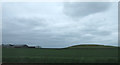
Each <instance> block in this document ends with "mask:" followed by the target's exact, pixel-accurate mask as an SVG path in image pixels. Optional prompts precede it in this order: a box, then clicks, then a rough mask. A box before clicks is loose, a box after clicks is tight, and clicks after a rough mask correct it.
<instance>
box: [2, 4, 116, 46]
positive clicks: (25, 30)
mask: <svg viewBox="0 0 120 65" xmlns="http://www.w3.org/2000/svg"><path fill="white" fill-rule="evenodd" d="M19 4H20V3H19ZM49 4H50V3H49ZM98 4H99V5H100V6H96V7H100V10H99V9H98V8H96V7H95V9H98V10H99V11H98V10H95V11H93V10H91V11H90V12H89V8H93V7H92V6H94V5H98ZM9 5H10V4H9ZM21 5H22V4H21ZM44 5H46V8H45V9H44V8H43V6H41V5H37V6H35V4H34V6H33V4H29V7H28V8H27V5H26V8H24V6H25V4H24V6H22V7H20V9H24V10H25V12H24V11H23V10H22V13H20V11H18V10H16V9H14V8H15V7H14V8H13V10H14V11H15V13H10V12H13V11H9V9H11V8H12V7H11V8H9V7H8V8H7V7H6V8H7V9H8V10H6V8H4V10H3V12H4V13H3V34H2V35H3V42H4V43H5V42H6V43H7V42H8V43H15V44H21V43H25V44H29V45H40V46H42V47H65V46H68V45H73V44H79V43H101V44H104V43H105V44H113V45H114V44H116V39H117V37H116V35H117V34H116V32H117V31H116V30H117V29H116V27H117V23H116V22H117V21H115V19H114V17H109V15H110V16H112V15H111V14H114V13H113V11H111V10H115V9H113V8H111V10H110V11H111V12H110V13H109V11H107V12H106V13H105V12H104V13H103V12H102V11H105V10H106V9H107V8H108V7H109V5H108V4H103V5H106V6H105V8H104V7H103V6H101V4H100V3H96V4H88V3H86V4H85V3H83V4H82V5H80V3H72V5H71V4H67V5H65V6H64V10H66V12H67V11H68V9H67V7H68V8H70V11H71V12H74V13H72V15H71V13H69V12H68V13H69V16H73V17H76V14H78V11H79V14H78V15H77V17H81V16H87V15H90V14H93V13H94V12H95V13H97V12H100V14H96V15H93V16H91V17H90V16H88V17H84V18H82V19H80V20H77V22H76V21H75V20H71V19H70V18H69V17H66V16H64V13H63V10H61V9H60V13H59V12H57V13H58V14H59V16H58V14H56V13H54V11H55V12H56V8H55V9H54V10H52V14H54V15H57V16H54V15H52V14H51V15H48V12H47V11H46V10H48V9H49V8H50V7H51V6H49V7H48V8H47V6H48V5H47V4H44ZM78 5H80V6H85V9H82V10H85V13H84V12H83V11H80V10H79V9H78V8H79V7H78V8H75V9H74V7H77V6H78ZM89 5H91V6H89ZM31 6H32V7H31ZM39 6H40V8H39ZM71 6H72V7H71ZM18 7H19V6H18ZM18 7H17V8H18ZM33 7H34V8H35V9H36V10H37V9H39V10H38V11H37V13H36V11H35V10H33ZM56 7H57V6H56ZM102 7H103V8H102ZM51 8H52V7H51ZM41 9H42V10H43V11H42V13H41ZM58 9H59V8H58ZM93 9H94V8H93ZM26 10H27V11H30V12H26ZM31 10H32V11H31ZM44 10H45V11H44ZM77 10H78V11H77ZM50 11H51V10H49V13H51V12H50ZM61 12H62V13H61ZM23 13H24V14H25V15H26V16H24V14H23ZM30 13H31V14H34V13H35V14H34V16H33V15H31V14H30ZM80 13H81V14H82V13H83V14H82V15H80ZM86 13H87V14H86ZM12 14H13V16H12ZM37 14H42V15H39V16H38V15H37ZM73 14H74V15H73ZM8 15H9V16H8ZM44 15H46V16H44ZM61 15H63V16H61ZM114 15H115V16H116V14H114Z"/></svg>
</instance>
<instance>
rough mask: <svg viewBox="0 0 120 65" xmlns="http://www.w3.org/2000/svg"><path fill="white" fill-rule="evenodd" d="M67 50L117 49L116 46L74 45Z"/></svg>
mask: <svg viewBox="0 0 120 65" xmlns="http://www.w3.org/2000/svg"><path fill="white" fill-rule="evenodd" d="M67 48H118V47H116V46H108V45H97V44H82V45H74V46H70V47H67Z"/></svg>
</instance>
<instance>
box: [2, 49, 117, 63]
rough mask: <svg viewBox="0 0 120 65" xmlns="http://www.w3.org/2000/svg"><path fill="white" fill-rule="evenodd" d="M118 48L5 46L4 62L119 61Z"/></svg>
mask: <svg viewBox="0 0 120 65" xmlns="http://www.w3.org/2000/svg"><path fill="white" fill-rule="evenodd" d="M117 62H118V48H112V47H110V48H66V49H37V48H3V63H117Z"/></svg>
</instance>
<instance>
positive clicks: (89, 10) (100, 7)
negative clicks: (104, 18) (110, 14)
mask: <svg viewBox="0 0 120 65" xmlns="http://www.w3.org/2000/svg"><path fill="white" fill-rule="evenodd" d="M109 6H110V3H108V2H80V3H76V2H75V3H71V2H67V3H65V4H64V13H65V14H66V15H68V16H71V17H84V16H88V15H90V14H95V13H99V12H102V11H105V10H107V9H108V8H109Z"/></svg>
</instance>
